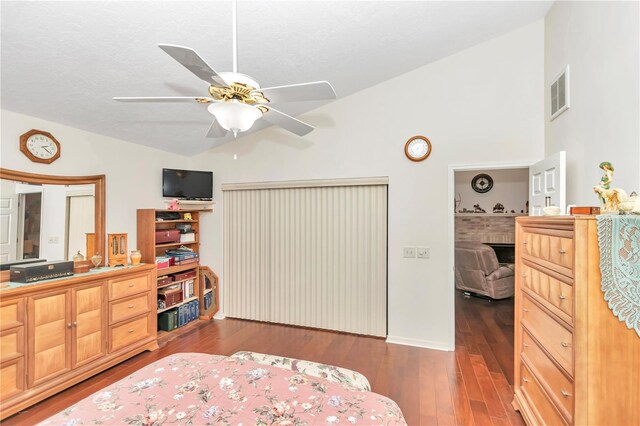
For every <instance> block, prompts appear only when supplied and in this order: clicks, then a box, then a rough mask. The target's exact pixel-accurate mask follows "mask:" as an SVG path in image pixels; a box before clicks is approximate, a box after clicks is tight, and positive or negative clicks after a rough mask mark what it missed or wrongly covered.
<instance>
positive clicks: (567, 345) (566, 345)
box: [560, 342, 571, 348]
mask: <svg viewBox="0 0 640 426" xmlns="http://www.w3.org/2000/svg"><path fill="white" fill-rule="evenodd" d="M560 345H562V347H563V348H568V347H569V346H571V345H569V344H568V343H567V342H560Z"/></svg>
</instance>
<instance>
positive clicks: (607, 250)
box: [597, 215, 640, 336]
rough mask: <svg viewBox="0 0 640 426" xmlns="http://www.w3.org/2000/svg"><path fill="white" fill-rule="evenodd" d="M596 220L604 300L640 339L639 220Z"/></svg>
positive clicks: (607, 217)
mask: <svg viewBox="0 0 640 426" xmlns="http://www.w3.org/2000/svg"><path fill="white" fill-rule="evenodd" d="M597 221H598V245H599V247H600V272H601V273H602V291H603V293H604V300H606V301H607V302H608V304H609V309H611V311H613V314H614V315H615V316H616V317H617V318H618V319H619V320H620V321H622V322H624V323H625V324H626V325H627V328H629V329H634V330H635V331H636V333H637V334H638V336H640V217H639V216H631V215H629V216H618V215H600V216H598V217H597Z"/></svg>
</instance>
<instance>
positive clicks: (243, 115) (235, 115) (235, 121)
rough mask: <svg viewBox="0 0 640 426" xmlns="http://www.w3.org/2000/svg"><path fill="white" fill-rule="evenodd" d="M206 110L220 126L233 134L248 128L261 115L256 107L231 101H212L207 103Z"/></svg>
mask: <svg viewBox="0 0 640 426" xmlns="http://www.w3.org/2000/svg"><path fill="white" fill-rule="evenodd" d="M208 110H209V112H210V113H211V114H212V115H213V116H214V117H215V118H216V120H218V123H220V126H222V127H223V128H224V129H226V130H229V131H231V132H233V133H234V134H236V133H238V132H244V131H246V130H249V129H250V128H251V126H253V123H255V122H256V120H257V119H259V118H260V117H262V111H260V110H259V109H258V108H254V107H252V106H251V105H247V104H243V103H240V102H233V101H232V102H218V103H213V104H211V105H209V107H208Z"/></svg>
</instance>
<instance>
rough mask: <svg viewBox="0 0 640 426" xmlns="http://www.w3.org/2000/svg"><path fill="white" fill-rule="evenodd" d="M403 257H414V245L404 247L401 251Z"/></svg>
mask: <svg viewBox="0 0 640 426" xmlns="http://www.w3.org/2000/svg"><path fill="white" fill-rule="evenodd" d="M402 253H403V254H404V257H407V258H410V257H416V248H415V247H405V248H404V249H403V251H402Z"/></svg>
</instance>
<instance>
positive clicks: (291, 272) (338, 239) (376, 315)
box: [222, 178, 388, 336]
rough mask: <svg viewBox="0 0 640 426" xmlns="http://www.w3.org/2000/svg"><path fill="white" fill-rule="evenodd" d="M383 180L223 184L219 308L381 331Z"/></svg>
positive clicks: (316, 324)
mask: <svg viewBox="0 0 640 426" xmlns="http://www.w3.org/2000/svg"><path fill="white" fill-rule="evenodd" d="M387 185H388V180H387V178H371V179H341V180H326V181H325V180H323V181H308V182H301V181H296V182H280V183H278V182H273V183H259V184H226V185H223V186H222V189H223V193H224V286H225V289H224V309H225V315H226V316H228V317H235V318H243V319H252V320H258V321H269V322H275V323H284V324H292V325H300V326H308V327H316V328H324V329H330V330H339V331H346V332H351V333H359V334H367V335H373V336H386V329H387V315H386V312H387Z"/></svg>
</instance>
